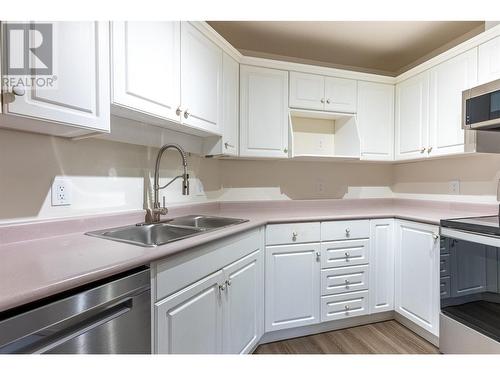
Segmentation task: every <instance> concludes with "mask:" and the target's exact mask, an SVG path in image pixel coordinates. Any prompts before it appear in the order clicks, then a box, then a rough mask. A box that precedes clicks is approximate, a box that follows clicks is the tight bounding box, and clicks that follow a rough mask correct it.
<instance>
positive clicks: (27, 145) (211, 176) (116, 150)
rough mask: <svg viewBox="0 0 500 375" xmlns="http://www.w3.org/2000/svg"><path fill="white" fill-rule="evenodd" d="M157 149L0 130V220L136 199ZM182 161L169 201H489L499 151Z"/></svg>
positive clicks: (165, 168)
mask: <svg viewBox="0 0 500 375" xmlns="http://www.w3.org/2000/svg"><path fill="white" fill-rule="evenodd" d="M156 152H157V149H155V148H149V147H144V146H136V145H130V144H124V143H117V142H109V141H103V140H95V139H87V140H80V141H71V140H66V139H62V138H56V137H50V136H45V135H37V134H30V133H21V132H16V131H11V130H0V223H6V222H13V221H26V220H33V219H45V218H54V217H68V216H78V215H87V214H93V213H102V212H118V211H129V210H139V209H142V208H143V207H144V205H145V202H147V201H148V199H146V198H145V197H149V195H148V194H147V191H148V189H149V185H148V183H147V181H148V180H147V178H146V177H147V176H148V174H149V175H152V171H151V168H152V166H153V164H154V159H155V157H156ZM167 155H168V156H167V157H166V159H165V160H164V161H163V164H162V173H161V175H162V176H163V177H162V183H164V182H165V181H168V180H169V179H170V178H172V177H174V176H176V175H177V174H178V173H179V172H180V171H181V169H180V168H179V166H180V160H179V157H178V156H177V155H176V154H175V153H174V152H168V154H167ZM189 171H190V174H191V195H190V196H187V197H186V196H182V195H181V193H180V191H181V189H180V185H179V184H180V181H178V182H176V183H174V184H173V185H172V186H170V187H169V188H168V189H167V190H166V191H165V192H164V194H165V197H166V201H167V204H168V205H176V204H183V203H188V202H189V203H192V202H206V201H216V200H224V201H231V200H278V199H281V200H283V199H294V200H298V199H324V198H330V199H331V198H362V197H391V196H402V197H410V198H430V199H447V200H462V201H469V200H470V201H485V202H494V201H496V188H497V182H496V181H497V180H498V179H499V178H500V155H475V156H467V157H459V158H451V159H450V158H449V159H438V160H425V161H420V162H412V163H404V164H388V163H368V162H299V161H290V160H258V161H255V160H225V159H224V160H216V159H205V158H201V157H198V156H190V157H189ZM62 175H66V176H69V178H70V180H71V183H72V184H73V188H72V190H73V204H72V205H71V206H61V207H52V206H51V202H50V186H51V184H52V181H53V179H54V177H56V176H62ZM450 180H459V181H460V184H461V195H460V196H451V195H450V194H449V193H448V182H449V181H450ZM178 183H179V184H178Z"/></svg>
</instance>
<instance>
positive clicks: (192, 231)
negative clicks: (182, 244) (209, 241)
mask: <svg viewBox="0 0 500 375" xmlns="http://www.w3.org/2000/svg"><path fill="white" fill-rule="evenodd" d="M200 231H201V229H197V228H188V227H177V226H171V225H168V224H147V225H129V226H126V227H120V228H112V229H105V230H99V231H94V232H89V233H86V234H88V235H89V236H94V237H100V238H108V239H111V240H115V241H119V242H126V243H130V244H134V245H139V246H158V245H164V244H166V243H169V242H172V241H178V240H181V239H183V238H187V237H191V236H193V235H196V234H198V233H200Z"/></svg>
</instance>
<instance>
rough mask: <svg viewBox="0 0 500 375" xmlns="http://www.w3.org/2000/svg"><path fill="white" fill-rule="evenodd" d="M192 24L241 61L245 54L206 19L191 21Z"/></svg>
mask: <svg viewBox="0 0 500 375" xmlns="http://www.w3.org/2000/svg"><path fill="white" fill-rule="evenodd" d="M189 23H190V24H191V25H193V26H194V27H196V28H197V29H198V30H200V31H201V32H202V33H203V34H204V35H205V36H206V37H208V38H209V39H210V40H211V41H212V42H214V43H215V44H217V45H218V46H219V47H220V48H222V50H223V51H224V52H225V53H227V54H228V55H229V56H231V57H232V58H233V59H235V60H236V61H238V62H240V60H241V58H242V57H243V55H242V54H241V53H240V51H238V50H237V49H236V48H234V47H233V46H232V44H230V43H229V42H228V41H227V40H226V39H224V38H223V37H222V36H221V35H220V34H219V33H218V32H217V31H215V30H214V28H213V27H212V26H210V25H209V24H208V23H207V22H205V21H189Z"/></svg>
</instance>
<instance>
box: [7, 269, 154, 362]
mask: <svg viewBox="0 0 500 375" xmlns="http://www.w3.org/2000/svg"><path fill="white" fill-rule="evenodd" d="M150 306H151V288H150V271H149V268H146V267H141V268H139V269H134V270H132V271H129V272H126V273H124V274H120V275H117V276H115V277H113V278H109V279H106V280H102V281H101V282H98V283H93V284H89V285H87V286H84V287H82V288H78V289H77V290H73V291H70V292H68V293H65V294H62V295H58V296H55V297H53V298H51V299H49V300H45V301H40V302H38V303H36V304H31V305H28V306H25V307H21V308H17V309H14V310H12V311H7V312H6V313H2V314H0V353H55V354H80V353H81V354H147V353H151V307H150Z"/></svg>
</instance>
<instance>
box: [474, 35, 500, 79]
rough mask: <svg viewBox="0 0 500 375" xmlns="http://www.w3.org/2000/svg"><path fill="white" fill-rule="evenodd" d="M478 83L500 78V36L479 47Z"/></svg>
mask: <svg viewBox="0 0 500 375" xmlns="http://www.w3.org/2000/svg"><path fill="white" fill-rule="evenodd" d="M478 49H479V50H478V74H477V77H478V85H482V84H483V83H488V82H490V81H495V80H497V79H500V36H497V37H496V38H494V39H491V40H489V41H487V42H486V43H483V44H481V45H480V46H479V48H478Z"/></svg>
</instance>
